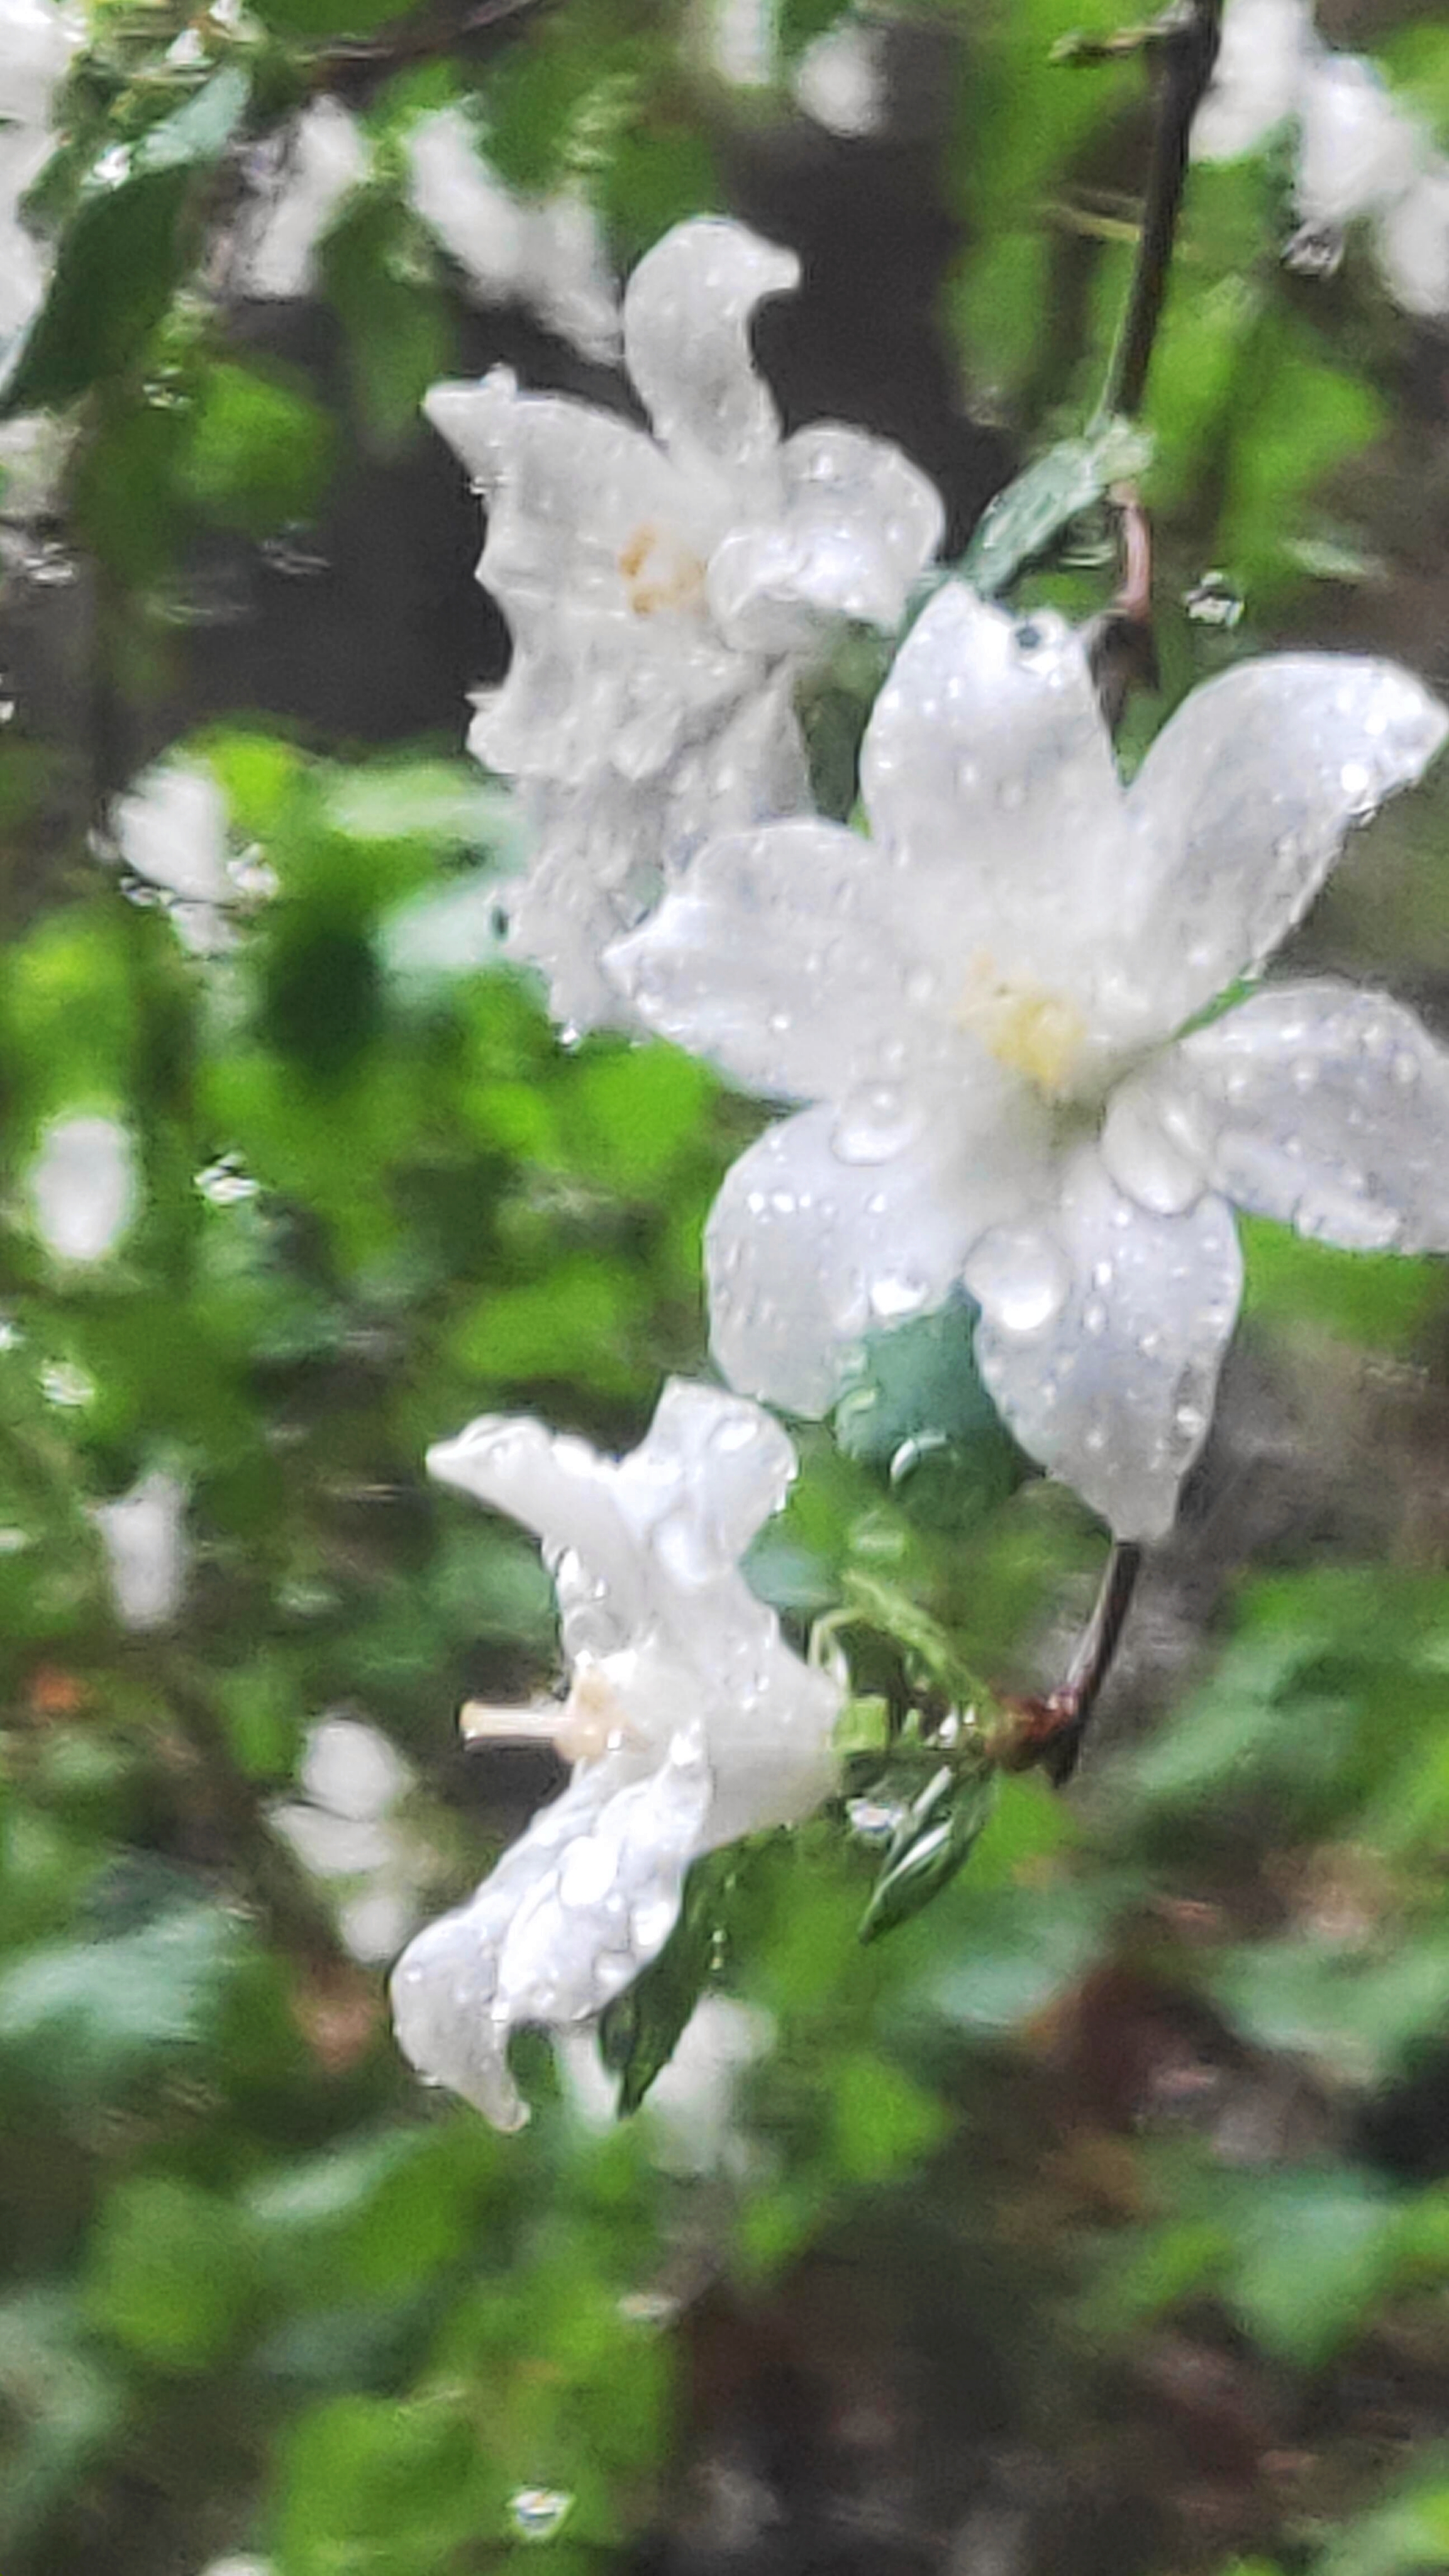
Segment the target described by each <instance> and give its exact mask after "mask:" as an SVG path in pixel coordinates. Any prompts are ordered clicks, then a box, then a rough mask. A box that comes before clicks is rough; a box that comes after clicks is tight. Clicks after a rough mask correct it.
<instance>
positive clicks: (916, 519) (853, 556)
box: [709, 421, 946, 652]
mask: <svg viewBox="0 0 1449 2576" xmlns="http://www.w3.org/2000/svg"><path fill="white" fill-rule="evenodd" d="M780 463H781V467H782V470H783V473H784V478H785V502H784V509H783V511H782V512H781V513H780V514H779V515H778V516H776V517H774V518H772V519H771V520H769V521H768V522H763V523H762V522H756V523H754V524H749V523H746V524H744V525H741V526H739V527H736V528H733V529H731V531H730V533H729V535H728V536H727V537H726V538H725V540H724V542H723V544H722V545H721V546H719V547H718V548H717V549H716V551H715V554H714V556H713V558H712V560H711V563H710V568H709V598H710V605H711V607H712V608H713V610H714V613H715V615H716V617H717V618H718V619H719V621H720V624H721V626H722V627H723V628H724V630H725V632H726V634H727V635H728V636H729V637H730V639H731V641H732V642H734V643H737V644H739V645H742V646H745V647H749V648H753V649H755V650H757V651H761V652H790V651H793V650H797V649H804V648H808V647H809V646H810V645H811V644H812V643H813V642H814V641H815V639H816V638H817V637H818V635H819V634H820V633H821V631H822V629H823V628H824V627H825V626H826V625H827V624H828V623H829V622H830V621H832V620H838V619H841V618H854V619H855V620H857V622H858V623H860V624H862V625H865V626H879V627H883V628H886V629H890V628H892V627H895V626H898V625H899V624H900V621H901V619H902V617H903V616H904V615H905V610H906V599H907V595H908V593H909V591H910V587H911V584H912V582H914V581H915V580H916V579H917V578H918V576H919V575H920V574H921V573H922V572H923V571H924V570H925V568H926V565H927V564H928V563H929V562H930V560H931V558H932V556H933V555H934V554H935V552H936V550H937V548H938V547H939V545H940V543H941V539H942V536H943V535H944V533H945V526H946V513H945V508H944V505H943V503H942V501H941V497H940V495H939V493H938V492H937V491H936V489H935V486H934V485H933V484H932V483H929V482H928V481H927V479H926V477H925V475H924V474H922V473H921V472H919V470H918V469H917V467H915V466H914V465H912V464H911V462H910V460H909V459H908V458H907V457H905V456H903V455H902V454H901V452H900V449H899V448H897V447H892V446H890V445H889V444H888V443H887V441H885V440H884V439H879V438H869V437H867V436H866V435H865V433H864V432H863V431H861V430H858V429H843V428H841V427H840V426H839V425H838V424H837V423H835V422H833V421H828V422H821V423H818V424H817V425H816V426H815V427H813V428H810V429H802V430H799V431H797V432H796V435H795V436H794V437H793V438H791V439H789V440H787V442H786V444H785V446H784V447H783V448H782V450H781V454H780Z"/></svg>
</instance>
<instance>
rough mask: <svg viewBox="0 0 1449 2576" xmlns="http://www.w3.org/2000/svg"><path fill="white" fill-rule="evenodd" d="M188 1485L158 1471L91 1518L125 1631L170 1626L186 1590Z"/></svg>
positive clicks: (145, 1477)
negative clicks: (98, 1536) (99, 1541)
mask: <svg viewBox="0 0 1449 2576" xmlns="http://www.w3.org/2000/svg"><path fill="white" fill-rule="evenodd" d="M186 1501H187V1492H186V1487H185V1486H184V1485H183V1484H182V1482H181V1480H180V1478H179V1477H178V1476H170V1475H168V1474H167V1473H166V1471H165V1469H164V1468H161V1467H157V1468H153V1469H152V1471H151V1473H150V1474H149V1475H147V1476H142V1477H140V1478H139V1479H138V1481H137V1482H136V1483H135V1484H134V1485H132V1487H131V1489H130V1491H129V1493H125V1494H120V1495H118V1496H117V1498H116V1500H115V1501H114V1502H113V1503H98V1504H97V1505H96V1506H95V1509H94V1511H93V1513H92V1515H91V1517H92V1519H93V1520H94V1522H95V1524H96V1527H97V1529H98V1530H99V1531H100V1534H101V1544H102V1546H103V1547H104V1549H105V1552H106V1571H107V1573H108V1575H109V1577H110V1584H111V1597H112V1599H113V1601H114V1602H115V1606H116V1616H117V1618H118V1619H119V1620H120V1622H121V1625H122V1627H124V1628H134V1629H137V1630H144V1629H148V1628H165V1627H167V1626H169V1624H170V1622H171V1621H172V1620H173V1619H174V1618H175V1616H176V1613H177V1611H178V1610H179V1609H180V1607H181V1603H182V1599H183V1597H184V1595H185V1591H186V1575H187V1568H188V1565H189V1562H190V1549H189V1548H188V1546H187V1542H186Z"/></svg>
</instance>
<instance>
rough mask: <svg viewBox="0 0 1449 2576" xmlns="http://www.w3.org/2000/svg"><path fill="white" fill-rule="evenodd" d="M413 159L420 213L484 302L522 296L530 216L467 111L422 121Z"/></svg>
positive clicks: (410, 152)
mask: <svg viewBox="0 0 1449 2576" xmlns="http://www.w3.org/2000/svg"><path fill="white" fill-rule="evenodd" d="M407 160H408V172H409V181H410V184H409V188H408V194H409V196H410V198H411V200H412V203H413V207H414V210H415V211H416V213H417V214H418V215H419V216H421V218H422V221H423V222H424V223H425V224H426V225H427V226H428V228H429V230H430V231H431V232H434V233H436V235H437V237H438V239H439V241H440V242H441V243H442V245H443V248H444V249H445V250H446V251H449V252H451V254H452V256H453V258H454V259H455V260H456V261H457V263H458V265H459V267H460V268H461V269H462V271H463V273H464V275H465V276H466V277H467V279H468V280H469V282H470V284H471V285H472V286H473V287H474V288H475V289H476V291H477V293H478V294H479V295H480V296H481V297H482V298H483V300H484V302H485V303H488V304H501V303H504V302H505V301H506V300H507V299H508V298H509V297H510V296H513V295H517V294H519V293H520V291H521V283H522V277H523V233H524V225H525V222H526V220H527V218H526V215H525V212H524V209H523V207H522V206H521V205H520V204H519V202H518V199H517V198H516V197H514V196H511V195H510V194H509V191H508V190H507V189H506V188H505V187H504V186H503V183H502V181H501V180H499V179H497V178H495V177H494V174H493V172H492V171H491V170H490V169H489V167H488V165H487V163H486V162H485V161H484V159H483V157H482V155H481V153H480V152H479V151H478V149H477V147H476V145H475V143H474V140H473V129H472V126H471V125H470V123H469V121H468V118H467V117H466V116H465V115H464V113H463V110H462V109H461V108H460V107H443V108H439V109H438V110H437V112H436V114H434V115H432V116H424V117H421V118H419V120H418V123H417V124H416V125H415V126H414V127H413V130H412V132H411V134H410V135H409V136H408V139H407Z"/></svg>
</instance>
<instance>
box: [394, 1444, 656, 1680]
mask: <svg viewBox="0 0 1449 2576" xmlns="http://www.w3.org/2000/svg"><path fill="white" fill-rule="evenodd" d="M426 1463H427V1470H428V1473H429V1475H430V1476H436V1477H437V1479H438V1481H439V1483H440V1484H444V1485H453V1486H456V1487H457V1489H458V1491H459V1492H460V1493H464V1494H471V1495H472V1496H473V1499H474V1501H475V1502H480V1503H486V1504H487V1505H488V1506H489V1507H490V1509H491V1510H493V1511H498V1512H507V1513H508V1515H509V1517H510V1518H511V1519H513V1520H517V1521H522V1522H523V1524H524V1527H525V1528H526V1529H531V1530H533V1531H535V1532H536V1533H537V1535H538V1536H539V1538H541V1539H542V1541H543V1543H544V1553H545V1557H546V1559H547V1562H548V1564H549V1567H550V1570H551V1571H552V1572H553V1573H554V1575H555V1578H556V1579H557V1578H558V1576H559V1573H560V1559H562V1558H563V1557H565V1556H567V1557H568V1558H569V1559H571V1560H573V1569H572V1573H571V1576H570V1581H571V1583H573V1584H574V1585H575V1586H576V1588H578V1589H579V1590H580V1592H581V1594H582V1595H584V1596H586V1597H587V1598H588V1600H589V1601H590V1602H591V1603H592V1604H593V1607H594V1611H595V1614H596V1616H595V1619H594V1624H593V1626H592V1627H591V1629H590V1631H589V1634H588V1636H587V1638H579V1639H577V1640H575V1641H573V1642H571V1641H570V1640H569V1639H568V1638H567V1637H566V1639H565V1643H566V1644H567V1645H569V1650H570V1652H571V1653H575V1652H577V1651H579V1650H580V1648H581V1647H582V1646H584V1645H587V1647H588V1649H589V1650H590V1651H591V1652H593V1653H594V1654H596V1655H601V1654H605V1653H610V1652H613V1651H615V1650H617V1649H619V1648H622V1647H625V1646H627V1645H628V1643H629V1640H630V1638H631V1637H633V1636H634V1635H636V1634H637V1633H638V1632H639V1631H640V1630H641V1629H642V1628H644V1627H645V1626H646V1625H647V1623H648V1620H649V1616H650V1610H651V1596H650V1579H649V1568H648V1566H647V1564H646V1563H645V1562H644V1560H643V1558H642V1556H641V1552H640V1548H639V1544H638V1537H637V1534H636V1532H635V1530H634V1528H633V1525H632V1523H631V1522H630V1520H629V1519H628V1517H627V1515H626V1513H625V1512H624V1510H623V1508H622V1506H621V1502H620V1498H619V1495H618V1492H617V1490H616V1484H615V1471H614V1464H613V1461H612V1460H611V1459H607V1458H601V1457H600V1456H599V1455H598V1453H597V1451H595V1450H593V1449H591V1448H590V1447H589V1445H588V1443H587V1441H584V1440H575V1439H572V1438H570V1437H569V1436H568V1434H567V1433H555V1432H551V1431H546V1430H545V1429H544V1427H543V1425H542V1423H541V1422H531V1421H528V1420H523V1419H516V1418H513V1417H510V1416H506V1415H502V1414H482V1415H480V1416H479V1418H478V1420H477V1421H476V1422H470V1423H469V1425H468V1427H467V1429H466V1431H460V1432H459V1434H458V1436H457V1438H456V1439H454V1440H440V1441H436V1442H435V1443H434V1445H433V1447H432V1448H431V1449H430V1450H429V1451H428V1454H427V1461H426ZM565 1606H566V1607H567V1604H566V1605H565Z"/></svg>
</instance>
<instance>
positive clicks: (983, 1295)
mask: <svg viewBox="0 0 1449 2576" xmlns="http://www.w3.org/2000/svg"><path fill="white" fill-rule="evenodd" d="M963 1275H964V1277H965V1281H966V1285H967V1287H968V1288H969V1289H970V1291H971V1294H972V1296H973V1297H974V1298H975V1299H976V1301H977V1303H978V1304H979V1305H980V1306H981V1307H983V1308H984V1309H985V1312H986V1314H987V1315H988V1316H989V1317H990V1320H991V1321H992V1323H993V1324H998V1325H1000V1327H1001V1329H1002V1331H1003V1332H1007V1333H1036V1332H1040V1331H1041V1329H1042V1327H1043V1325H1045V1324H1049V1323H1051V1322H1052V1320H1053V1318H1054V1317H1055V1316H1057V1315H1059V1314H1060V1313H1061V1311H1062V1308H1063V1306H1064V1305H1065V1304H1066V1302H1067V1298H1068V1296H1069V1294H1070V1293H1071V1285H1072V1274H1071V1270H1070V1267H1069V1266H1068V1263H1067V1259H1066V1256H1065V1254H1064V1253H1063V1252H1062V1250H1061V1248H1060V1246H1059V1245H1057V1244H1056V1243H1054V1242H1053V1241H1052V1238H1051V1236H1050V1235H1049V1234H1042V1233H1038V1232H1035V1231H1033V1230H1032V1229H1031V1228H1029V1227H1013V1226H998V1227H997V1228H996V1230H995V1232H994V1233H992V1234H988V1235H985V1236H983V1238H982V1240H981V1242H980V1243H978V1245H977V1246H976V1249H975V1251H974V1252H973V1253H972V1255H971V1258H970V1260H969V1261H968V1262H967V1264H966V1268H965V1272H964V1274H963Z"/></svg>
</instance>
